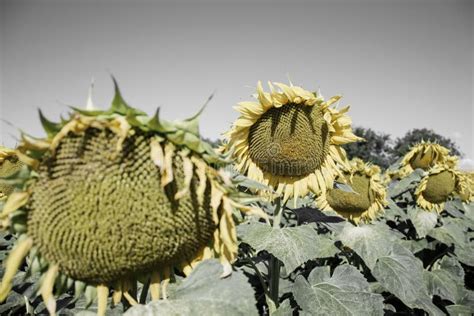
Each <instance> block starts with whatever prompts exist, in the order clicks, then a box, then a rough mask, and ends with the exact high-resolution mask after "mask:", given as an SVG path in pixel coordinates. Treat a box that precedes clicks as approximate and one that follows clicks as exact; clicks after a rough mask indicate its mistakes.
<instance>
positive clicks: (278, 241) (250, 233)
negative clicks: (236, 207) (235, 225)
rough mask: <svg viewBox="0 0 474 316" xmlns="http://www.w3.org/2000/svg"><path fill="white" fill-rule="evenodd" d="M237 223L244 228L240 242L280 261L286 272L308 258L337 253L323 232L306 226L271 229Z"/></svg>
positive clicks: (323, 256) (330, 255)
mask: <svg viewBox="0 0 474 316" xmlns="http://www.w3.org/2000/svg"><path fill="white" fill-rule="evenodd" d="M242 226H244V225H241V226H239V229H245V233H244V234H242V240H243V242H245V243H247V244H249V245H250V246H251V247H252V248H253V249H255V250H256V251H257V252H259V251H262V250H266V251H268V252H269V253H271V254H273V255H274V256H275V257H276V258H278V260H280V261H281V262H283V264H284V265H285V267H286V271H287V273H291V272H292V271H294V270H295V269H296V268H297V267H299V266H300V265H302V264H303V263H305V262H306V261H308V260H312V259H317V258H327V257H333V256H334V255H335V254H336V253H338V252H339V249H337V247H336V246H334V242H333V241H332V240H330V239H329V238H328V237H326V236H324V235H318V233H317V231H316V230H315V229H314V228H313V227H311V226H310V225H303V226H297V227H285V228H272V227H271V226H269V225H266V224H261V223H252V224H250V225H245V226H247V227H242Z"/></svg>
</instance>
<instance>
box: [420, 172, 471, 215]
mask: <svg viewBox="0 0 474 316" xmlns="http://www.w3.org/2000/svg"><path fill="white" fill-rule="evenodd" d="M469 185H470V180H469V178H468V177H467V176H466V175H465V174H463V173H461V172H460V171H459V170H457V169H456V168H454V167H453V165H452V164H450V163H445V164H438V165H436V166H434V167H433V168H431V169H429V170H428V171H427V172H425V175H424V177H423V178H422V179H421V181H420V184H419V185H418V187H417V189H416V191H415V195H416V202H417V204H418V205H419V206H420V207H421V208H423V209H425V210H427V211H437V212H438V213H439V212H441V211H442V210H443V208H444V203H445V202H446V201H447V200H448V199H449V198H451V197H453V195H455V194H456V195H458V196H459V197H461V199H462V200H463V201H465V202H468V201H471V200H472V198H473V196H472V192H471V191H470V187H469Z"/></svg>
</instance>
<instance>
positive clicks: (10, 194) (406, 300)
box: [0, 79, 474, 316]
mask: <svg viewBox="0 0 474 316" xmlns="http://www.w3.org/2000/svg"><path fill="white" fill-rule="evenodd" d="M114 86H115V96H114V98H113V100H112V102H111V106H110V107H109V108H108V109H107V110H101V109H98V108H95V107H94V106H92V104H89V105H88V107H87V108H86V109H82V108H75V107H73V108H71V111H70V113H69V116H68V117H67V118H61V119H60V120H59V122H55V121H52V120H49V119H47V118H46V117H44V116H43V115H42V113H41V112H40V115H39V116H40V117H39V118H40V120H41V123H42V125H43V127H44V130H45V133H46V137H35V136H32V135H28V134H26V133H23V132H22V133H21V135H20V136H21V142H20V143H19V144H18V146H17V147H16V148H5V147H0V210H1V212H0V228H1V233H0V260H1V261H2V268H1V270H0V271H1V277H2V280H1V283H0V301H1V302H2V303H1V304H0V314H1V315H48V314H49V315H96V314H97V315H130V316H133V315H364V316H366V315H473V314H474V242H473V239H474V173H469V172H466V171H462V170H460V169H459V167H458V160H459V157H458V156H456V155H454V154H453V153H451V152H450V150H449V149H447V148H445V147H443V146H442V145H440V144H437V143H432V142H420V143H418V144H416V145H414V146H412V147H411V149H410V151H409V152H408V153H407V154H406V155H405V156H403V157H399V159H398V160H397V161H395V162H394V163H393V164H392V165H391V166H390V167H389V168H386V169H382V168H381V167H379V166H377V165H374V164H372V163H368V162H365V161H363V160H361V159H359V158H353V159H351V160H349V159H348V158H347V155H346V152H345V150H344V148H343V146H344V145H347V144H351V143H355V142H363V141H364V139H363V138H361V137H358V136H356V135H355V134H354V133H353V130H352V121H351V118H350V116H349V107H348V106H346V107H339V102H340V99H341V97H340V96H334V97H331V98H324V97H323V96H322V94H321V93H320V92H319V91H318V92H314V91H308V90H305V89H303V88H302V87H299V86H296V85H293V84H292V83H290V84H283V83H272V82H269V83H268V88H269V90H268V91H265V90H264V88H263V85H262V84H261V83H260V82H258V84H257V87H256V93H255V95H254V100H253V101H246V102H241V103H239V104H238V105H237V106H236V107H235V109H236V110H237V111H238V112H239V114H240V116H239V118H238V119H237V120H236V121H235V122H234V123H233V124H232V126H230V128H229V130H228V131H227V132H225V133H224V134H223V139H222V141H221V144H220V146H214V145H212V144H211V143H209V142H207V141H205V140H204V139H203V138H201V137H200V134H199V124H198V120H199V114H200V112H201V111H202V110H201V111H200V112H199V113H197V114H196V115H194V116H192V117H190V118H188V119H186V120H183V121H167V120H164V119H163V118H161V117H160V114H159V111H157V112H156V114H155V115H152V116H148V115H147V114H146V113H144V112H143V111H141V110H139V109H137V108H134V107H131V106H130V105H128V104H127V102H126V101H125V100H124V98H123V97H122V95H121V93H120V90H119V87H118V85H117V83H116V82H115V79H114Z"/></svg>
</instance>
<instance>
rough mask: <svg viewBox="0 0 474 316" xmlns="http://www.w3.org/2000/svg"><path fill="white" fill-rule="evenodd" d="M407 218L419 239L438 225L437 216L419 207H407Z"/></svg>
mask: <svg viewBox="0 0 474 316" xmlns="http://www.w3.org/2000/svg"><path fill="white" fill-rule="evenodd" d="M407 211H408V218H410V220H411V222H412V223H413V226H415V229H416V233H417V234H418V237H419V238H424V237H425V236H426V235H427V234H428V233H429V232H430V231H431V230H432V229H433V228H435V226H436V224H437V223H438V214H437V213H436V212H428V211H425V210H423V209H421V208H419V207H416V206H415V207H410V206H409V207H408V209H407Z"/></svg>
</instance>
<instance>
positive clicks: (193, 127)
mask: <svg viewBox="0 0 474 316" xmlns="http://www.w3.org/2000/svg"><path fill="white" fill-rule="evenodd" d="M213 97H214V94H211V95H210V96H209V98H208V99H207V101H206V102H205V103H204V104H203V106H202V107H201V109H199V111H198V112H197V113H196V114H194V115H193V116H191V117H190V118H187V119H185V120H184V121H177V122H175V124H176V126H177V127H178V128H181V129H184V130H186V131H188V132H190V133H192V134H194V135H199V117H200V116H201V114H202V112H204V110H205V109H206V107H207V105H208V104H209V102H210V101H211V100H212V98H213Z"/></svg>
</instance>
